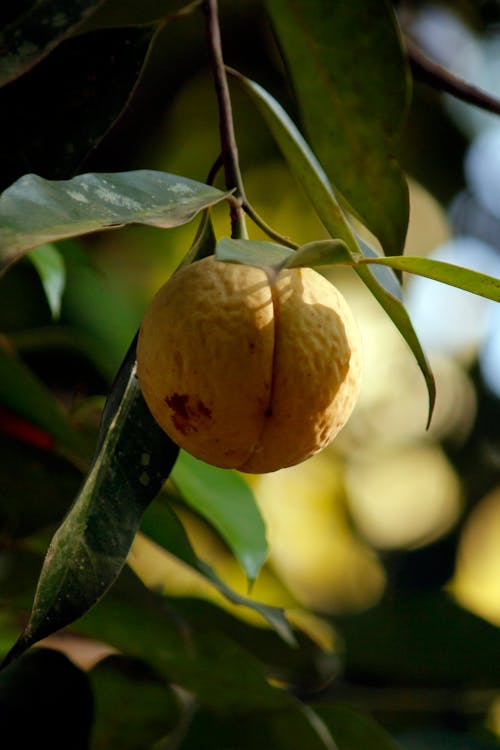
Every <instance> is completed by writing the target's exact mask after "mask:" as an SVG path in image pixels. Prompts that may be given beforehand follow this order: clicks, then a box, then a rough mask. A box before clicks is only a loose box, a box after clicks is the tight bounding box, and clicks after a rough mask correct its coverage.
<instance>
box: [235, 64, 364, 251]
mask: <svg viewBox="0 0 500 750" xmlns="http://www.w3.org/2000/svg"><path fill="white" fill-rule="evenodd" d="M229 72H230V73H231V75H233V76H234V77H235V78H236V80H237V81H239V82H240V83H241V84H242V85H243V86H244V88H245V90H246V92H247V93H248V95H249V96H250V98H251V99H252V100H253V101H254V102H255V104H256V106H257V108H258V109H259V111H260V113H261V114H262V116H263V118H264V120H265V121H266V123H267V126H268V128H269V130H270V131H271V133H272V135H273V137H274V139H275V141H276V143H277V145H278V147H279V148H280V150H281V152H282V154H283V156H284V158H285V159H286V161H287V163H288V165H289V167H290V169H291V170H292V173H293V174H294V176H295V178H296V180H297V182H298V183H299V184H300V185H302V186H303V188H304V190H305V191H306V193H307V194H308V196H309V198H310V199H311V202H312V204H313V206H314V208H316V210H317V207H318V206H321V205H325V206H328V226H327V229H328V231H329V232H330V234H331V235H332V237H335V238H338V239H341V240H344V242H345V243H346V245H347V246H348V247H350V248H351V249H352V250H355V249H356V239H355V237H354V233H353V230H352V228H351V226H350V225H349V222H348V220H347V218H346V216H345V214H344V212H343V210H342V208H341V206H340V204H339V203H338V201H337V199H336V198H335V194H334V192H333V190H332V187H331V185H330V183H329V181H328V177H327V176H326V174H325V172H324V170H323V167H322V166H321V164H320V163H319V162H318V160H317V158H316V156H315V155H314V153H313V152H312V151H311V148H310V146H309V144H308V143H307V142H306V141H305V139H304V137H303V136H302V134H301V133H300V131H299V130H298V128H297V126H296V125H295V123H294V122H293V121H292V120H291V118H290V117H289V115H288V114H287V112H285V110H284V109H283V107H282V106H281V104H280V103H279V102H278V101H277V100H276V99H275V98H274V97H273V96H271V94H269V92H267V91H266V90H265V89H264V88H262V86H260V85H259V84H258V83H256V82H255V81H252V80H251V79H250V78H245V76H242V75H241V74H240V73H238V72H237V71H235V70H232V69H231V68H230V69H229ZM317 212H318V215H319V218H320V219H321V220H322V221H323V217H322V215H321V213H320V212H319V211H318V210H317ZM323 223H324V221H323ZM325 226H326V224H325Z"/></svg>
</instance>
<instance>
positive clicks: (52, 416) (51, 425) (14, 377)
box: [0, 347, 80, 451]
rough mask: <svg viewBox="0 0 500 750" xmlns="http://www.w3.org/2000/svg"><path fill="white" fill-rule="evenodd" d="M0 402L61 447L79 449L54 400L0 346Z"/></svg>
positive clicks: (42, 386) (33, 377) (63, 413)
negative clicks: (50, 437) (38, 428)
mask: <svg viewBox="0 0 500 750" xmlns="http://www.w3.org/2000/svg"><path fill="white" fill-rule="evenodd" d="M0 402H1V403H2V404H3V405H4V406H7V407H8V408H9V409H10V410H11V411H12V412H14V414H17V415H20V416H22V417H25V418H26V419H27V420H29V421H30V422H33V424H34V425H36V426H38V427H40V428H41V429H42V430H44V431H45V432H46V433H48V435H49V436H52V437H53V438H54V439H55V440H56V441H57V442H58V443H59V444H60V446H61V447H68V448H71V449H75V450H77V451H78V449H79V448H80V441H79V438H78V435H77V434H76V432H75V430H74V429H73V427H72V425H71V423H70V421H69V419H68V417H67V416H66V413H65V412H64V410H63V408H62V406H61V405H60V404H59V402H58V401H57V400H56V398H55V397H54V396H53V395H52V393H51V392H50V391H49V390H48V388H46V387H45V386H44V385H43V383H41V382H40V381H39V380H38V378H37V377H36V376H35V375H34V374H33V373H32V372H31V370H29V369H28V368H27V367H26V365H25V364H24V363H23V362H22V361H21V360H20V359H19V358H18V357H16V356H15V355H13V354H9V353H8V352H6V351H5V349H2V348H1V347H0ZM20 437H22V436H20ZM28 442H29V441H28ZM46 447H50V443H49V442H48V443H47V445H46Z"/></svg>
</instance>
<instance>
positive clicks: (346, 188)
mask: <svg viewBox="0 0 500 750" xmlns="http://www.w3.org/2000/svg"><path fill="white" fill-rule="evenodd" d="M266 5H267V8H268V11H269V13H270V16H271V19H272V21H273V24H274V27H275V29H276V32H277V36H278V40H279V44H280V46H281V49H282V51H283V53H284V56H285V59H286V63H287V66H288V70H289V73H290V75H291V79H292V83H293V87H294V90H295V94H296V96H297V99H298V102H299V107H300V114H301V117H302V121H303V123H304V127H305V130H306V133H307V135H308V140H309V141H310V142H311V144H312V146H313V149H314V151H315V153H316V154H317V156H318V157H319V160H320V162H321V164H322V165H323V167H324V169H325V171H326V173H327V175H328V177H329V179H330V181H331V182H332V184H333V185H334V186H335V187H336V188H337V189H338V190H339V198H341V199H342V200H344V201H345V204H346V206H347V207H348V209H349V211H350V212H352V213H354V214H355V215H357V216H358V217H359V218H360V219H361V221H362V222H363V223H364V224H365V225H366V226H367V227H368V228H369V229H370V231H371V232H372V233H373V234H375V236H376V237H377V238H378V239H379V240H380V242H381V244H382V246H383V247H384V249H385V250H386V252H387V253H389V254H391V255H394V254H397V253H400V252H402V249H403V246H404V240H405V236H406V229H407V225H408V212H409V209H408V188H407V185H406V181H405V179H404V176H403V173H402V171H401V170H400V168H399V166H398V164H397V163H396V161H395V159H394V156H393V149H394V145H393V141H394V140H395V138H396V136H397V135H398V133H399V130H400V128H401V126H402V124H403V120H404V116H405V114H406V109H407V106H408V101H409V97H408V83H409V80H410V78H409V75H408V71H407V65H406V62H405V57H404V54H403V51H402V47H401V42H400V38H399V33H398V31H397V24H396V21H395V17H394V13H393V11H392V9H391V8H390V5H389V3H385V2H383V3H381V2H380V0H362V2H356V3H335V4H334V5H332V4H331V3H329V2H327V0H313V2H311V1H310V0H267V2H266Z"/></svg>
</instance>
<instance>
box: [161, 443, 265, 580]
mask: <svg viewBox="0 0 500 750" xmlns="http://www.w3.org/2000/svg"><path fill="white" fill-rule="evenodd" d="M171 479H172V482H173V483H174V485H175V486H176V488H177V490H178V491H179V492H180V494H181V496H182V498H183V499H184V501H185V502H186V503H187V504H188V505H189V506H191V508H193V509H194V510H195V511H196V512H197V513H199V514H200V515H201V516H203V517H204V518H205V519H206V520H207V521H208V522H209V523H210V524H211V525H212V526H214V528H216V529H217V531H218V532H219V534H220V535H221V536H222V538H223V539H224V540H225V542H226V543H227V544H228V546H229V547H230V548H231V549H232V551H233V552H234V554H235V556H236V558H237V559H238V560H239V562H240V563H241V565H242V567H243V570H244V571H245V573H246V574H247V576H248V578H249V579H250V581H253V580H255V578H256V577H257V575H258V573H259V570H260V568H261V567H262V565H263V564H264V561H265V559H266V556H267V552H268V549H267V541H266V528H265V525H264V521H263V519H262V516H261V514H260V510H259V508H258V506H257V503H256V501H255V498H254V495H253V492H252V490H251V489H250V487H249V486H248V484H247V483H246V482H245V480H244V479H243V478H242V477H241V476H240V474H238V472H237V471H234V470H231V469H219V468H217V467H216V466H211V465H210V464H207V463H205V462H204V461H199V460H198V459H197V458H194V457H193V456H191V455H190V454H189V453H186V452H185V451H180V453H179V457H178V459H177V461H176V463H175V466H174V468H173V469H172V473H171Z"/></svg>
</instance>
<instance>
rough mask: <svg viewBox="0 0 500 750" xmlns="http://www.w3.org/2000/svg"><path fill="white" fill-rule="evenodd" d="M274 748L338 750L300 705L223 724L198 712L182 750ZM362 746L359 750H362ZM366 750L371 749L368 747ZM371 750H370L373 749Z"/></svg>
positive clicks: (240, 715)
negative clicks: (199, 749)
mask: <svg viewBox="0 0 500 750" xmlns="http://www.w3.org/2000/svg"><path fill="white" fill-rule="evenodd" d="M201 747H203V748H204V750H220V748H238V750H255V748H258V747H261V748H272V750H304V749H305V748H307V750H338V749H337V746H336V744H335V742H334V741H333V740H332V738H331V736H330V735H329V733H328V730H327V729H326V727H324V725H323V724H322V723H321V722H320V720H319V719H318V718H317V717H315V716H314V713H313V711H312V710H311V709H310V708H309V707H306V706H304V705H302V704H300V703H299V702H298V701H294V702H292V701H290V705H288V706H287V707H286V708H282V709H281V710H275V711H265V712H259V713H255V712H253V713H251V714H250V712H248V711H244V710H241V709H240V711H239V712H237V713H235V715H234V716H232V717H228V718H227V719H226V720H225V721H224V722H221V721H220V720H219V719H218V717H217V716H214V715H213V714H210V713H209V712H208V711H204V710H203V709H202V710H198V711H197V712H196V713H195V715H194V717H193V720H192V721H191V723H190V725H189V728H188V731H187V732H186V737H185V739H184V741H183V743H182V748H183V750H198V748H201ZM361 747H363V750H364V746H361V745H360V746H359V750H361ZM366 747H367V750H368V747H369V746H366ZM370 750H371V748H370Z"/></svg>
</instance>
